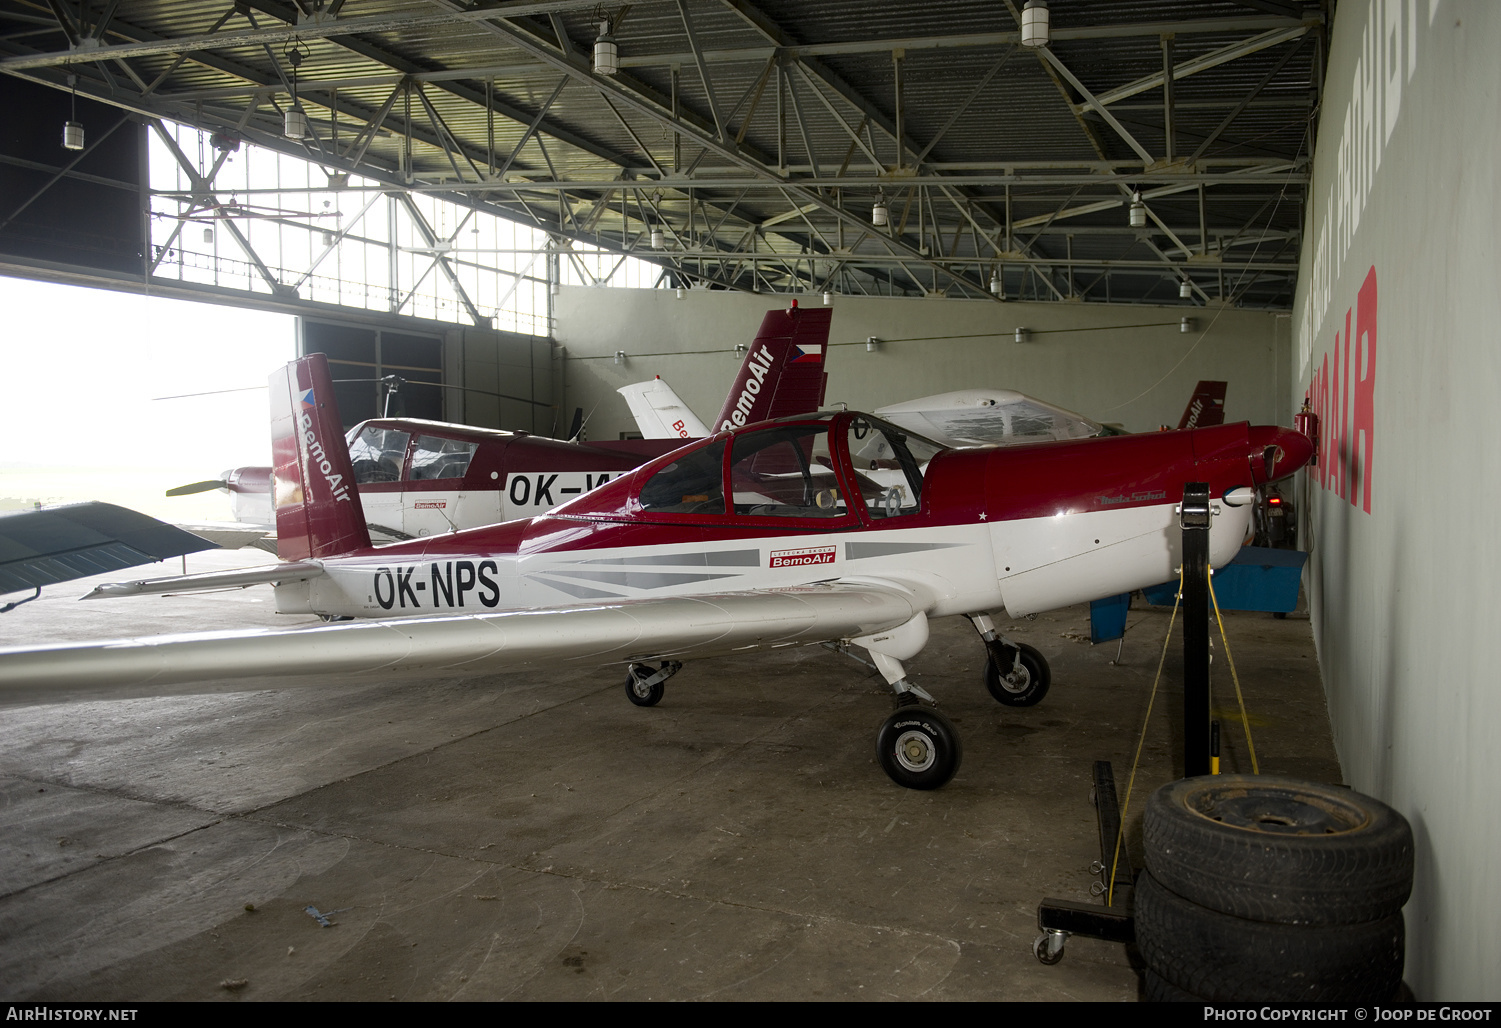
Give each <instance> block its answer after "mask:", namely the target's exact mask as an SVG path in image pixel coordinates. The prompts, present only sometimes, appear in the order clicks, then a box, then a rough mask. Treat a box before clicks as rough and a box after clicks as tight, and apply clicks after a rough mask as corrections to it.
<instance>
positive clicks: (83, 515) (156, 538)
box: [0, 502, 214, 593]
mask: <svg viewBox="0 0 1501 1028" xmlns="http://www.w3.org/2000/svg"><path fill="white" fill-rule="evenodd" d="M212 549H214V544H213V543H211V542H209V541H208V540H207V539H201V538H199V537H198V536H196V535H193V534H192V533H191V532H184V531H183V530H182V529H180V528H174V527H173V526H171V525H169V524H166V523H165V522H162V521H158V520H156V518H153V517H148V516H147V515H145V514H141V513H139V512H137V511H133V510H130V509H128V508H126V507H117V506H115V505H114V504H113V503H98V502H89V503H68V504H63V505H61V506H57V507H43V508H41V509H38V510H21V511H15V512H12V513H7V514H0V593H13V592H20V591H21V590H24V589H37V588H40V587H41V586H44V585H56V584H57V583H59V582H70V581H72V580H73V579H75V578H88V577H89V576H90V575H102V574H105V573H107V572H110V571H120V570H123V569H125V568H133V567H136V566H138V565H140V564H152V563H155V562H156V561H159V560H166V559H167V558H168V557H180V556H182V555H183V554H185V553H197V552H198V551H199V550H212Z"/></svg>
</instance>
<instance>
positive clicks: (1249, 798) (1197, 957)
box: [1136, 775, 1413, 1004]
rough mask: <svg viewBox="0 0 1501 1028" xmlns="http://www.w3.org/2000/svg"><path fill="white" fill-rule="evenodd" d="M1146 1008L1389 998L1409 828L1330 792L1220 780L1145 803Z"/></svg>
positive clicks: (1364, 799)
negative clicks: (1178, 1003) (1167, 1003)
mask: <svg viewBox="0 0 1501 1028" xmlns="http://www.w3.org/2000/svg"><path fill="white" fill-rule="evenodd" d="M1142 841H1143V846H1144V849H1145V856H1146V874H1143V875H1142V876H1141V877H1140V879H1138V881H1137V887H1136V944H1137V948H1138V949H1139V950H1140V952H1141V957H1142V960H1143V961H1144V962H1145V963H1146V965H1147V969H1146V974H1145V983H1144V992H1143V994H1144V997H1145V998H1146V999H1148V1000H1156V1001H1162V1000H1207V1001H1210V1002H1221V1003H1260V1002H1292V1003H1326V1004H1328V1003H1358V1002H1365V1003H1370V1002H1385V1001H1388V1000H1390V999H1392V997H1394V996H1395V995H1396V994H1397V990H1398V989H1399V988H1400V986H1401V982H1402V962H1403V946H1404V932H1403V921H1402V905H1403V904H1404V903H1406V902H1407V897H1408V895H1409V894H1410V893H1411V891H1412V865H1413V842H1412V829H1411V827H1410V826H1409V825H1408V823H1407V820H1406V819H1405V818H1404V817H1403V816H1402V815H1401V814H1399V813H1397V812H1396V811H1395V810H1393V809H1391V808H1390V807H1388V806H1387V805H1386V804H1384V803H1382V802H1381V801H1379V800H1376V799H1373V798H1371V797H1369V796H1363V795H1361V794H1360V793H1357V792H1352V791H1350V790H1348V789H1342V788H1339V787H1336V786H1329V785H1321V784H1318V783H1313V782H1303V781H1299V780H1297V779H1291V778H1276V777H1271V776H1265V775H1257V776H1253V775H1213V776H1206V777H1202V778H1186V779H1183V780H1182V781H1178V782H1174V783H1172V784H1171V785H1167V786H1164V787H1163V788H1161V789H1159V790H1157V792H1155V793H1153V794H1152V797H1151V798H1150V799H1149V800H1148V801H1147V806H1146V811H1145V815H1144V824H1143V828H1142Z"/></svg>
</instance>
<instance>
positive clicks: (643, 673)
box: [625, 660, 683, 707]
mask: <svg viewBox="0 0 1501 1028" xmlns="http://www.w3.org/2000/svg"><path fill="white" fill-rule="evenodd" d="M681 670H683V662H682V661H681V660H667V661H663V662H662V663H660V664H658V665H656V666H655V667H653V666H652V665H650V664H632V665H631V667H630V670H629V671H627V672H626V676H625V697H626V699H628V700H630V701H631V702H632V703H634V704H635V705H636V706H638V707H655V706H656V705H657V704H658V703H660V702H661V701H662V694H663V693H665V692H666V691H667V680H668V679H669V678H671V677H672V676H673V675H675V674H677V673H678V672H679V671H681Z"/></svg>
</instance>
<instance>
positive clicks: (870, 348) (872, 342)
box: [865, 336, 881, 353]
mask: <svg viewBox="0 0 1501 1028" xmlns="http://www.w3.org/2000/svg"><path fill="white" fill-rule="evenodd" d="M880 342H881V341H880V340H879V339H877V338H876V337H875V336H866V337H865V352H866V353H875V352H876V347H877V346H878V345H879V344H880Z"/></svg>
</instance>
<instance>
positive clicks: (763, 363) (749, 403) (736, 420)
mask: <svg viewBox="0 0 1501 1028" xmlns="http://www.w3.org/2000/svg"><path fill="white" fill-rule="evenodd" d="M755 356H756V357H759V358H761V359H760V360H759V361H757V360H755V359H754V358H753V359H752V360H751V362H750V364H748V365H747V367H749V368H750V372H751V377H750V378H748V379H746V380H745V388H743V389H741V390H740V398H739V399H738V400H736V401H735V413H733V414H731V415H730V416H729V417H727V418H725V419H724V424H722V425H720V426H719V430H720V431H721V432H723V431H725V430H726V429H731V428H735V427H736V426H738V425H743V424H745V422H746V418H747V416H748V415H749V414H750V412H751V408H752V407H754V406H755V405H756V394H757V393H759V392H760V391H761V380H762V379H764V378H765V377H766V373H767V372H768V371H770V370H771V362H772V356H771V351H770V350H768V349H767V348H766V344H765V343H762V344H761V352H760V353H758V354H756V355H755Z"/></svg>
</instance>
